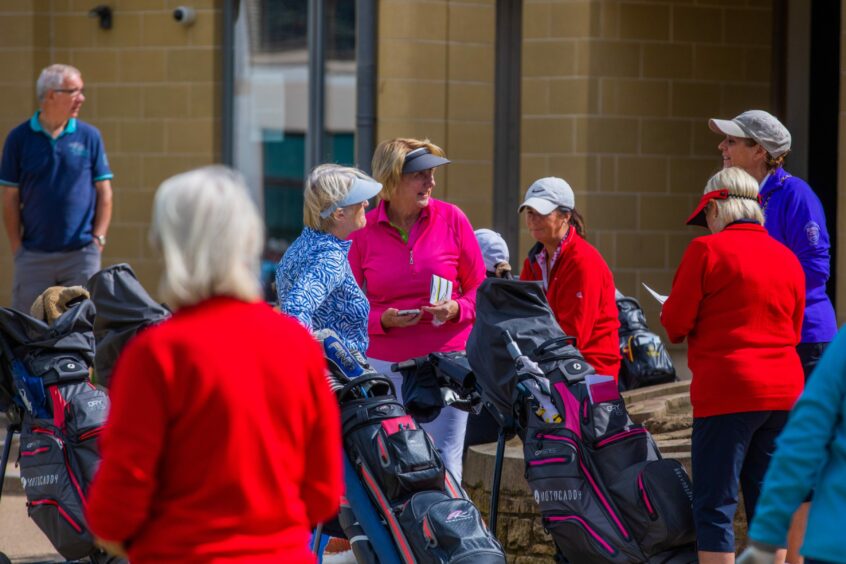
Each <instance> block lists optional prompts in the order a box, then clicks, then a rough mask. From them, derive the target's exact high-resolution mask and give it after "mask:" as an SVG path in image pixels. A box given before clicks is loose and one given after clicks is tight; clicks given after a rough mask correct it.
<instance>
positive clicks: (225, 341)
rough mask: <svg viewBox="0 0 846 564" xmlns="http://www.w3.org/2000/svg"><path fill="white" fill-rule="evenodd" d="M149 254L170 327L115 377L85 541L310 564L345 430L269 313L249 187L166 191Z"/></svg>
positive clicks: (208, 557)
mask: <svg viewBox="0 0 846 564" xmlns="http://www.w3.org/2000/svg"><path fill="white" fill-rule="evenodd" d="M150 235H151V241H152V242H153V244H154V245H155V247H156V248H157V249H158V250H159V251H161V254H162V256H163V257H164V263H165V265H164V266H165V269H164V274H163V275H162V279H161V285H160V295H161V297H163V298H164V299H165V300H166V301H167V302H168V304H169V305H171V306H172V307H173V308H175V310H176V311H175V313H174V314H173V317H171V318H170V319H168V320H167V321H165V322H163V323H161V324H160V325H157V326H154V327H152V328H149V329H146V330H145V331H144V332H143V333H141V334H139V335H138V336H137V337H135V338H134V340H133V341H131V342H130V343H129V345H128V346H127V348H126V349H125V350H124V352H123V354H122V355H121V357H120V358H119V360H118V363H117V366H116V368H115V372H114V375H113V377H112V387H111V398H112V410H111V413H110V417H109V420H108V423H107V425H106V428H105V430H104V433H103V435H102V438H101V449H102V455H103V458H102V462H101V465H100V468H99V471H98V473H97V476H96V477H95V479H94V483H93V484H92V486H91V490H90V497H89V500H88V518H89V525H90V528H91V530H92V531H93V533H94V534H95V535H96V536H97V537H98V538H99V539H100V542H101V544H102V545H103V546H104V548H106V549H107V550H109V551H110V552H113V553H117V554H122V553H124V552H128V556H129V558H130V559H131V561H132V562H133V563H134V564H138V563H144V562H158V563H161V562H174V563H176V562H179V563H185V562H212V561H214V562H245V563H246V562H250V563H255V562H267V563H270V562H313V561H314V559H313V556H312V555H311V553H310V552H309V550H308V548H307V541H308V538H309V534H310V530H311V527H312V526H314V525H315V524H316V523H318V522H322V521H324V520H326V519H328V518H330V517H332V516H333V515H334V514H335V513H336V512H337V509H338V500H339V498H340V495H341V493H342V491H343V484H342V478H341V440H340V431H339V429H340V421H339V415H338V409H337V406H336V402H335V400H334V397H333V396H332V394H331V392H330V390H329V387H328V385H327V383H326V380H325V370H326V367H325V362H324V360H323V355H322V354H321V351H320V348H319V346H318V345H317V344H316V343H315V342H314V340H313V339H312V338H311V336H310V335H309V334H308V332H307V331H305V330H304V329H303V328H302V327H301V326H300V325H299V324H298V323H296V322H295V321H293V320H292V319H290V318H287V317H285V316H283V315H279V314H278V313H277V312H275V311H273V309H272V308H270V307H269V306H268V305H267V304H265V303H264V302H262V301H261V293H260V288H259V283H258V268H259V254H260V252H261V246H262V239H263V228H262V224H261V220H260V219H259V216H258V212H257V210H256V208H255V205H254V204H253V202H252V200H251V199H250V197H249V195H248V193H247V189H246V186H245V185H244V183H243V181H242V180H241V178H240V176H238V175H237V174H235V173H233V172H232V171H230V170H229V169H226V168H223V167H207V168H202V169H198V170H194V171H191V172H187V173H184V174H180V175H177V176H174V177H172V178H170V179H168V180H166V181H165V182H164V183H163V184H162V185H161V186H160V187H159V190H158V192H157V193H156V197H155V201H154V203H153V222H152V227H151V231H150Z"/></svg>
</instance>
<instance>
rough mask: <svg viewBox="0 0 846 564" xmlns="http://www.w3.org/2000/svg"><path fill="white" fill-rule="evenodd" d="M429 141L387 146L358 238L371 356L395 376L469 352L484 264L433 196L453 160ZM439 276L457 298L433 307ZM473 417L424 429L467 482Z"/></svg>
mask: <svg viewBox="0 0 846 564" xmlns="http://www.w3.org/2000/svg"><path fill="white" fill-rule="evenodd" d="M443 154H444V152H443V150H442V149H441V148H440V147H438V146H437V145H434V144H432V143H430V142H429V141H428V140H423V141H419V140H417V139H393V140H390V141H384V142H382V143H381V144H380V145H379V146H378V147H377V148H376V152H375V154H374V155H373V177H374V178H376V180H378V181H379V182H381V183H382V185H383V189H382V192H380V194H379V197H380V199H381V201H380V202H379V204H378V205H377V206H376V208H375V209H374V210H372V211H370V212H369V213H368V214H367V226H366V227H364V228H363V229H361V230H359V231H356V232H355V233H353V235H352V241H353V244H352V248H351V249H350V253H349V260H350V264H351V266H352V271H353V274H354V275H355V278H356V280H357V281H358V284H359V285H360V286H361V288H362V289H363V290H364V292H365V294H366V295H367V299H368V301H369V302H370V317H369V322H368V333H369V335H370V348H369V349H368V351H367V356H368V359H369V361H370V363H371V364H372V365H373V367H374V368H375V369H376V370H377V371H379V372H382V373H383V374H387V375H389V376H391V378H393V379H394V384H395V386H396V388H397V391H398V393H399V390H400V387H401V385H402V376H401V375H399V374H396V373H392V372H391V370H390V365H391V364H392V363H394V362H401V361H403V360H408V359H410V358H413V357H417V356H423V355H426V354H429V353H431V352H451V351H460V350H464V348H465V345H466V343H467V337H468V335H469V334H470V330H471V329H472V327H473V322H474V321H475V319H476V288H477V287H478V286H479V284H481V283H482V280H484V278H485V264H484V261H483V259H482V253H481V251H480V250H479V244H478V243H477V241H476V237H475V235H474V233H473V228H472V227H471V225H470V222H469V221H468V220H467V217H466V216H465V215H464V213H463V212H462V211H461V210H460V209H458V208H457V207H456V206H453V205H451V204H448V203H446V202H442V201H440V200H436V199H434V198H432V190H433V189H434V188H435V169H436V168H437V167H439V166H441V165H445V164H447V163H449V161H448V160H447V159H445V158H444V157H443ZM433 275H437V276H439V277H441V278H445V279H447V280H450V281H452V283H453V290H452V295H451V296H449V297H448V298H447V299H445V300H442V301H440V302H438V303H435V304H431V303H430V284H431V283H432V277H433ZM466 427H467V413H466V412H462V411H458V410H456V409H453V408H447V409H444V410H443V411H441V414H440V415H439V416H438V417H437V418H436V419H435V420H434V421H432V422H431V423H428V424H425V425H424V428H426V430H427V431H428V432H429V434H430V435H432V438H433V439H434V441H435V445H436V446H437V448H438V450H439V451H440V453H441V457H442V458H443V460H444V464H445V465H446V467H447V468H448V469H449V470H450V471H452V473H453V474H454V475H455V476H456V478H457V479H458V480H460V479H461V454H462V448H463V445H464V432H465V430H466Z"/></svg>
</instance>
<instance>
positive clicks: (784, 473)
mask: <svg viewBox="0 0 846 564" xmlns="http://www.w3.org/2000/svg"><path fill="white" fill-rule="evenodd" d="M844 374H846V328H844V329H841V330H840V332H839V333H838V334H837V337H836V338H835V340H834V342H832V343H831V345H830V346H829V347H828V349H826V352H825V354H824V355H823V357H822V359H820V362H819V364H818V365H817V368H816V370H814V373H813V375H812V376H811V377H810V378H809V379H808V385H807V387H806V388H805V391H804V392H803V393H802V395H801V396H800V397H799V401H798V402H797V403H796V406H795V407H794V408H793V411H792V412H791V414H790V419H789V420H788V423H787V425H786V426H785V428H784V430H783V431H782V433H781V435H780V436H779V438H778V440H777V441H776V452H775V454H774V455H773V458H772V460H771V462H770V466H769V469H768V470H767V474H766V477H765V478H764V487H763V490H762V492H761V497H760V499H759V500H758V505H757V509H756V510H755V519H754V521H753V522H752V526H751V528H750V529H749V537H750V538H752V539H753V540H755V541H758V542H761V543H765V544H769V545H774V546H785V545H786V542H787V530H788V528H789V527H790V520H791V517H792V516H793V512H794V511H795V510H796V508H797V507H799V505H800V504H801V503H802V501H803V500H804V499H805V498H806V497H807V495H808V493H809V492H810V491H811V489H812V488H814V486H815V484H816V482H817V479H818V477H819V474H820V470H821V468H822V467H823V465H824V464H825V462H826V461H827V459H828V452H829V449H828V448H827V447H828V445H829V443H830V442H831V440H832V437H833V436H834V434H835V430H836V426H837V424H838V422H839V420H840V418H841V417H842V416H843V414H842V413H841V406H842V405H843V400H844V394H846V378H844Z"/></svg>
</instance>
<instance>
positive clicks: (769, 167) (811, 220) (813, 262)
mask: <svg viewBox="0 0 846 564" xmlns="http://www.w3.org/2000/svg"><path fill="white" fill-rule="evenodd" d="M708 127H709V128H710V129H711V131H713V132H714V133H719V134H722V135H725V139H723V140H722V141H721V142H720V144H719V145H718V148H719V150H720V152H721V153H722V157H723V167H724V168H728V167H731V166H738V167H741V168H742V169H744V170H745V171H746V172H748V173H749V174H751V175H752V176H753V177H755V179H756V180H757V181H758V183H759V184H760V186H761V189H760V192H759V193H760V197H761V207H762V208H763V212H764V227H765V228H766V229H767V232H769V234H770V235H771V236H773V237H774V238H775V239H776V240H777V241H779V242H780V243H782V244H784V245H785V246H787V247H788V248H789V249H790V250H791V251H793V253H794V254H795V255H796V257H797V258H798V259H799V262H800V264H801V265H802V270H803V271H804V272H805V316H804V319H803V322H802V341H801V342H800V343H799V345H798V346H797V347H796V350H797V352H798V353H799V358H800V360H801V361H802V368H803V370H804V373H805V379H806V380H807V378H808V376H810V374H811V372H812V371H813V369H814V367H815V366H816V364H817V361H819V359H820V357H821V356H822V353H823V350H825V347H826V346H828V344H829V343H830V342H831V341H832V340H833V339H834V336H835V334H836V333H837V320H836V318H835V314H834V307H833V306H832V304H831V300H830V299H829V297H828V294H827V293H826V282H828V278H829V274H830V271H831V259H830V255H829V252H830V243H829V236H828V229H827V228H826V222H825V212H824V210H823V206H822V203H821V202H820V199H819V198H818V197H817V195H816V194H815V193H814V191H813V190H812V189H811V187H810V186H808V184H807V183H806V182H805V181H804V180H802V179H801V178H797V177H795V176H793V175H791V174H790V173H789V172H787V171H786V170H784V159H785V157H787V154H788V153H789V152H790V147H791V136H790V132H789V131H788V130H787V128H786V127H785V126H784V125H783V124H782V123H781V122H780V121H779V120H778V119H777V118H776V117H775V116H773V115H772V114H770V113H768V112H765V111H763V110H748V111H745V112H743V113H742V114H740V115H738V116H737V117H735V118H733V119H730V120H726V119H711V120H709V122H708ZM807 514H808V505H807V504H804V505H803V507H802V508H800V509H799V511H798V512H797V518H796V519H795V523H796V525H795V526H794V527H793V528H791V531H790V536H789V547H788V554H787V561H788V562H800V560H799V558H800V556H799V552H798V549H799V545H800V543H801V540H802V536H803V534H804V527H805V521H806V520H807Z"/></svg>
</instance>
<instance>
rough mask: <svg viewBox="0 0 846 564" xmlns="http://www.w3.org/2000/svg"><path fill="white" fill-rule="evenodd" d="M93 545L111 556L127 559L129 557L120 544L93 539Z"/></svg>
mask: <svg viewBox="0 0 846 564" xmlns="http://www.w3.org/2000/svg"><path fill="white" fill-rule="evenodd" d="M94 543H95V544H96V545H97V546H99V547H100V548H102V549H103V550H104V551H106V552H107V553H109V554H111V555H112V556H117V557H118V558H129V555H128V554H126V548H125V547H124V546H123V543H121V542H118V541H109V540H105V539H100V538H96V539H94Z"/></svg>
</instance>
